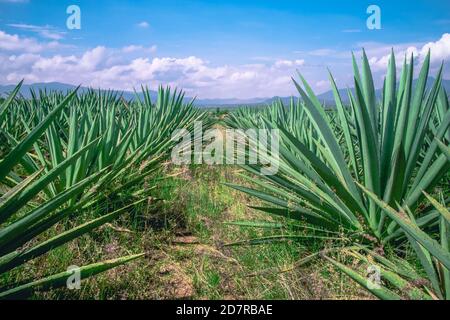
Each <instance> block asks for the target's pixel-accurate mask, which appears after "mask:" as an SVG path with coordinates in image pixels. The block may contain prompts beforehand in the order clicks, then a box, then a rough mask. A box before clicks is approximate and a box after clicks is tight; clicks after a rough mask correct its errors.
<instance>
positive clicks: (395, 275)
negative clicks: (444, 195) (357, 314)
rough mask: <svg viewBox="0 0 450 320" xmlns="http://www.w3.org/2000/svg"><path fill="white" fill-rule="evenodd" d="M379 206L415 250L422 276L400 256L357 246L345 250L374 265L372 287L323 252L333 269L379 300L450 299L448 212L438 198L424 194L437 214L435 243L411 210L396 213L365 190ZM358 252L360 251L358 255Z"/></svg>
mask: <svg viewBox="0 0 450 320" xmlns="http://www.w3.org/2000/svg"><path fill="white" fill-rule="evenodd" d="M365 191H366V192H367V194H368V195H369V196H370V197H371V198H372V199H373V200H374V201H375V202H376V203H377V205H379V206H380V208H382V210H383V211H384V212H385V213H386V215H387V216H389V217H391V218H392V219H393V220H394V221H396V222H397V223H398V224H399V226H400V227H401V228H402V230H404V232H405V234H406V235H407V237H408V243H409V244H410V246H411V247H412V249H413V250H414V252H415V253H416V256H417V258H418V261H419V262H420V264H421V266H422V269H423V271H424V273H425V275H426V277H425V278H424V277H422V276H421V275H420V274H418V272H417V271H416V270H415V268H414V267H413V266H411V265H410V264H409V263H408V262H406V261H405V260H404V259H400V258H396V257H393V258H391V259H387V258H386V257H384V256H382V255H380V254H379V253H377V252H375V251H371V250H368V249H367V248H364V247H360V249H359V250H351V251H349V252H347V253H348V254H349V255H351V256H352V257H353V258H354V259H356V260H357V261H358V262H360V263H362V264H363V266H364V267H367V266H374V265H376V266H377V267H378V268H379V271H380V276H381V277H380V280H381V279H383V280H384V284H381V283H379V284H378V285H376V286H374V285H373V284H372V283H370V282H368V281H367V278H366V277H365V275H363V274H361V273H359V272H358V271H356V270H354V269H352V268H350V267H348V266H346V265H345V264H342V263H340V262H338V261H336V260H335V259H333V258H330V257H328V256H326V255H324V257H325V259H327V260H328V261H330V262H331V263H332V264H333V265H334V266H335V267H336V268H337V269H339V270H341V271H342V272H344V273H345V274H347V275H348V276H349V277H350V278H351V279H353V280H354V281H356V282H357V283H359V284H360V285H361V286H363V287H364V288H365V289H367V290H368V291H370V292H371V293H373V294H374V295H375V296H377V297H378V298H380V299H389V300H390V299H402V298H407V299H445V300H450V251H449V248H450V247H449V246H450V212H449V210H448V209H447V208H446V207H445V206H444V205H442V204H440V203H439V202H438V201H436V200H435V199H433V198H432V197H430V196H429V195H428V194H426V193H425V196H426V197H427V198H428V200H429V201H430V202H431V203H432V205H433V207H434V208H435V209H436V211H437V212H438V213H439V215H440V217H439V219H438V222H439V238H440V239H439V242H438V241H436V240H434V239H433V238H432V237H430V236H429V235H428V234H427V233H425V232H423V231H422V230H421V229H420V228H419V226H418V224H417V221H416V219H415V218H414V215H413V214H411V211H409V210H407V212H406V213H404V212H396V211H395V210H394V209H393V208H392V207H390V206H389V205H388V204H387V203H385V202H383V201H382V200H380V199H378V198H377V197H376V196H375V194H373V193H372V192H370V191H368V190H365ZM359 251H362V252H363V254H361V252H359Z"/></svg>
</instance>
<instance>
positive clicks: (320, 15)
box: [0, 0, 450, 98]
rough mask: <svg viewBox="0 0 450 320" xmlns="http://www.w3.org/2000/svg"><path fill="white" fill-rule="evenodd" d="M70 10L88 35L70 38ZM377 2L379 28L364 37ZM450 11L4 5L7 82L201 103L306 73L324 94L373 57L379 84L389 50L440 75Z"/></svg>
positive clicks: (16, 0) (320, 1) (1, 71)
mask: <svg viewBox="0 0 450 320" xmlns="http://www.w3.org/2000/svg"><path fill="white" fill-rule="evenodd" d="M72 4H75V5H78V6H79V7H80V9H81V30H68V29H67V28H66V19H67V17H68V16H69V15H68V14H66V8H67V7H68V6H69V5H72ZM371 4H376V5H378V6H379V7H380V9H381V27H382V28H381V30H369V29H368V28H367V27H366V20H367V18H368V17H369V14H367V13H366V9H367V7H368V6H369V5H371ZM449 12H450V1H445V0H432V1H430V0H428V1H417V0H416V1H412V0H410V1H361V0H358V1H331V0H330V1H325V0H316V1H300V0H296V1H280V0H279V1H263V0H259V1H249V0H247V1H236V0H233V1H223V0H222V1H212V0H209V1H167V0H166V1H157V0H151V1H136V0H135V1H111V0H109V1H61V0H58V1H57V0H54V1H50V0H28V1H26V0H0V62H1V65H2V67H0V84H6V83H14V82H17V81H19V80H20V79H21V78H25V80H26V81H27V82H30V83H31V82H48V81H60V82H69V83H73V84H78V83H82V84H83V85H90V86H101V87H107V88H114V89H122V90H129V89H132V88H133V87H134V86H139V85H140V84H141V83H142V84H146V85H149V86H150V87H152V88H155V87H156V86H157V85H158V84H160V83H161V84H168V85H172V86H178V87H181V88H183V89H185V90H186V91H187V92H188V94H189V95H197V96H199V97H202V98H212V97H216V98H219V97H220V98H231V97H240V98H248V97H257V96H272V95H289V94H292V93H295V90H294V88H293V86H292V84H291V83H290V79H289V78H290V76H292V75H295V72H296V70H299V72H301V73H302V74H304V75H305V77H306V78H307V80H308V81H309V82H310V83H311V85H312V86H313V88H314V89H315V90H316V91H317V92H323V91H325V90H327V89H328V88H329V85H328V81H327V71H326V68H327V67H329V68H330V69H331V70H332V71H333V74H334V75H335V77H336V78H337V81H338V84H339V85H340V86H342V87H345V86H347V85H349V86H351V67H350V62H351V61H350V60H349V57H350V53H351V51H354V52H355V53H356V54H359V53H360V50H361V48H362V47H365V48H366V50H367V52H368V56H369V58H370V59H371V64H372V65H373V69H374V78H375V82H376V83H377V84H378V85H381V82H382V77H383V73H384V71H385V70H384V69H385V65H386V55H387V54H388V52H389V50H390V48H391V47H393V48H394V50H395V51H396V53H397V56H398V59H399V60H400V59H401V58H402V57H403V55H404V54H405V53H407V52H408V53H409V52H412V53H414V55H415V56H416V57H417V61H418V62H419V63H420V59H422V58H423V52H425V51H426V49H428V48H431V49H432V53H433V52H436V54H435V55H433V56H434V58H433V69H432V71H435V69H436V67H437V66H438V64H439V63H440V61H442V60H448V59H449V58H450V35H449V32H450V15H449ZM447 69H448V68H447ZM445 75H446V76H447V77H448V75H449V72H448V70H447V71H446V73H445Z"/></svg>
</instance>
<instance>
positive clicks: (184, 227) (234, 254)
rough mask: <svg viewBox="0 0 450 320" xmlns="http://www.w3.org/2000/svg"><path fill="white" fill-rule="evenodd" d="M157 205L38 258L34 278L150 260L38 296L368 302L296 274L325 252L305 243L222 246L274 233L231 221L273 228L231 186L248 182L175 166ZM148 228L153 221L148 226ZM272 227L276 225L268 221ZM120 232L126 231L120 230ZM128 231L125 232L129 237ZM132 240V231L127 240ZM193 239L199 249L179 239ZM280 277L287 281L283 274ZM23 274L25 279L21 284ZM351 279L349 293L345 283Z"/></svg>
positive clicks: (220, 170)
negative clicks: (120, 260)
mask: <svg viewBox="0 0 450 320" xmlns="http://www.w3.org/2000/svg"><path fill="white" fill-rule="evenodd" d="M165 170H166V171H165V172H164V173H162V175H163V176H164V175H168V176H169V178H166V179H162V180H159V181H158V188H157V190H158V191H159V192H157V194H155V197H157V198H162V199H165V200H164V201H160V202H155V203H154V204H152V205H151V206H149V207H147V208H145V209H143V210H142V211H143V213H142V216H141V217H139V219H138V218H137V217H135V218H134V220H133V219H128V218H127V217H122V218H121V219H119V220H117V221H115V222H114V223H112V227H113V228H111V227H109V226H106V227H103V228H101V229H99V230H97V231H94V232H92V233H90V234H88V235H85V236H83V237H81V238H79V239H77V240H75V241H73V242H71V243H69V244H67V245H65V246H63V247H61V248H60V249H58V250H56V251H54V252H52V253H51V254H49V255H47V256H45V257H41V258H39V259H36V261H34V262H33V264H31V265H29V266H28V268H29V270H28V272H32V273H37V274H39V273H41V272H42V270H46V269H47V268H48V267H49V266H52V268H54V269H57V270H64V269H65V268H66V267H67V266H68V265H72V264H79V265H82V264H85V263H88V262H91V261H96V260H100V259H108V258H109V257H111V256H118V255H125V254H127V253H128V252H139V251H144V252H147V256H146V257H145V258H144V259H140V260H138V261H135V262H132V263H130V264H127V265H125V266H121V267H118V268H116V269H114V270H111V271H108V272H106V273H104V274H101V275H98V276H97V277H95V278H92V279H88V280H86V281H85V282H83V283H82V289H81V290H74V291H69V290H67V289H58V290H54V291H50V292H41V293H36V294H35V295H34V296H33V298H34V299H41V298H45V299H165V298H169V299H173V298H190V299H337V298H342V297H344V298H350V299H351V298H355V297H363V298H365V297H367V295H366V294H365V293H364V292H363V291H361V290H360V289H359V288H358V287H356V285H354V284H353V283H352V282H350V281H349V280H347V279H345V278H344V276H343V275H341V274H339V273H337V272H336V271H334V270H333V269H330V268H329V266H327V265H326V264H324V263H323V261H320V260H316V261H313V262H312V264H309V265H305V266H301V267H299V268H295V267H294V266H295V263H296V262H297V261H298V260H299V259H301V258H302V257H304V256H305V255H307V254H308V253H310V252H313V251H314V250H316V248H317V249H318V248H322V247H323V246H326V243H322V242H314V243H309V244H308V247H307V248H306V247H305V246H304V245H302V244H300V243H297V242H284V243H271V244H263V245H255V246H247V245H244V246H232V247H227V246H224V244H226V243H231V242H235V241H240V240H245V239H249V238H253V237H260V236H269V235H272V234H274V232H276V231H274V230H271V229H265V228H246V227H241V226H235V225H229V224H227V223H226V222H230V221H237V220H242V219H244V218H246V219H251V220H255V221H263V220H265V221H267V220H268V218H267V216H266V215H265V214H262V213H260V212H256V211H254V210H253V209H250V208H248V207H247V206H246V203H247V201H248V200H249V199H248V198H247V196H246V195H244V194H241V193H239V192H237V191H235V190H233V189H231V188H228V187H226V186H225V185H224V184H223V183H224V182H225V181H230V180H231V181H235V182H240V183H244V182H243V181H240V180H239V178H238V176H237V175H236V174H235V172H236V170H237V168H234V167H228V166H218V167H208V166H192V167H191V168H179V167H168V168H166V169H165ZM145 219H150V220H149V221H145ZM269 220H270V219H269ZM117 230H120V231H117ZM125 230H126V231H125ZM128 231H131V232H128ZM186 237H193V239H195V243H192V244H179V243H177V239H178V240H179V239H185V238H186ZM280 271H282V272H280ZM19 274H20V272H19V273H18V274H17V276H18V277H19V278H20V275H19ZM344 279H345V282H344V284H342V283H343V281H344Z"/></svg>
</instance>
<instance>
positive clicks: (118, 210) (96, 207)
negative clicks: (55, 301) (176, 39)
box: [0, 84, 208, 299]
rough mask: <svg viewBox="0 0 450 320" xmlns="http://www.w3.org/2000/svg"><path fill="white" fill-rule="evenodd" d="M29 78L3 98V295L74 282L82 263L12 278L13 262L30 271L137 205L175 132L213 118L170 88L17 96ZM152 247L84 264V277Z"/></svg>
mask: <svg viewBox="0 0 450 320" xmlns="http://www.w3.org/2000/svg"><path fill="white" fill-rule="evenodd" d="M20 86H21V84H19V85H18V86H17V87H16V88H15V90H14V91H13V92H12V93H11V95H10V96H9V97H8V98H7V99H6V100H5V101H4V102H3V104H2V105H1V106H0V140H1V141H2V148H1V150H0V280H1V281H0V299H1V298H13V297H17V296H23V295H25V294H29V293H31V292H33V291H34V290H36V289H39V290H44V289H48V288H55V287H58V286H63V285H65V284H66V280H67V279H68V277H69V276H70V275H71V274H72V271H63V272H60V273H56V274H54V272H55V271H56V270H48V276H46V277H44V278H40V279H36V278H34V277H33V275H29V280H28V281H25V282H21V283H15V282H14V281H12V283H11V281H8V280H7V279H10V278H8V274H9V273H10V272H11V271H12V270H15V269H16V268H19V269H18V270H25V271H26V270H27V269H26V268H25V266H26V264H27V263H29V262H30V261H32V260H33V259H36V258H37V257H40V256H42V255H44V254H46V253H48V252H49V251H51V250H53V249H55V248H57V247H59V246H61V245H63V244H66V243H68V242H69V241H71V240H73V239H76V238H77V237H80V236H81V235H83V234H85V233H87V232H89V231H91V230H93V229H94V228H98V227H100V226H102V225H104V224H105V223H108V222H110V221H111V220H113V219H115V218H117V217H119V216H120V215H124V214H127V213H131V212H132V211H133V210H137V208H139V206H138V205H139V204H140V203H142V202H143V201H145V200H146V199H148V197H149V195H150V192H151V191H152V188H153V185H152V182H151V179H150V178H151V175H152V173H153V172H154V171H155V170H158V168H159V165H160V164H161V163H162V161H164V160H165V158H166V157H167V155H168V151H170V149H171V144H173V143H175V142H174V141H172V140H171V137H172V133H173V131H174V130H176V129H178V128H186V129H188V130H191V129H192V128H193V123H194V121H196V120H202V121H203V124H204V126H205V127H206V126H207V124H208V121H207V119H205V113H204V112H201V111H200V110H199V109H196V108H194V107H193V104H192V102H190V103H185V102H184V95H183V94H182V93H181V92H177V91H175V92H171V91H170V89H163V88H160V89H159V92H158V97H157V101H156V102H155V103H154V102H152V101H151V99H150V93H149V91H148V90H146V89H143V90H142V94H141V96H140V97H139V96H136V99H134V100H132V101H125V100H124V99H122V98H121V97H120V96H119V95H118V94H117V93H113V92H96V91H89V92H85V93H83V94H77V90H74V91H73V92H70V93H69V92H68V93H67V94H63V93H58V92H51V93H46V92H40V93H39V94H36V93H35V92H32V98H31V99H25V98H19V97H17V94H18V92H19V89H20ZM73 218H77V219H73ZM81 218H84V219H81ZM73 221H85V222H80V223H72V222H73ZM69 222H71V223H69ZM56 225H58V226H59V228H55V226H56ZM61 226H64V227H65V228H63V231H58V230H61ZM144 254H145V253H137V254H133V255H130V256H125V257H118V258H116V259H114V260H109V261H103V262H99V263H94V264H90V265H86V266H82V267H81V268H80V275H81V279H85V278H88V277H90V276H93V275H95V274H98V273H100V272H103V271H105V270H108V269H110V268H113V267H115V266H118V265H121V264H124V263H126V262H128V261H131V260H133V259H136V258H139V257H141V256H143V255H144ZM20 268H22V269H20ZM25 271H24V272H25ZM52 273H53V274H52Z"/></svg>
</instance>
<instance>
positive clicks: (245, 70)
mask: <svg viewBox="0 0 450 320" xmlns="http://www.w3.org/2000/svg"><path fill="white" fill-rule="evenodd" d="M449 40H450V36H449V34H444V35H443V36H442V37H441V39H439V40H437V41H435V42H429V43H422V44H414V43H409V44H401V45H399V46H395V48H396V54H397V57H398V58H400V59H402V54H405V53H413V54H414V55H415V56H417V57H419V58H423V56H424V55H425V54H426V52H427V50H428V49H431V50H432V55H433V63H436V62H439V61H441V60H442V59H448V58H450V50H449V44H450V41H449ZM58 46H61V44H59V43H58V42H57V41H53V42H39V41H37V40H36V39H33V38H26V37H19V36H17V35H11V34H7V33H5V32H3V31H0V83H2V84H6V83H8V84H11V83H17V82H18V81H20V80H21V79H25V80H26V81H27V82H51V81H57V82H64V83H70V84H82V85H84V86H92V87H101V88H110V89H117V90H132V89H133V88H139V87H140V86H141V84H142V85H148V86H149V87H150V88H152V89H155V88H157V86H158V85H160V84H162V85H170V86H173V87H178V88H181V89H183V90H185V91H186V93H187V94H188V95H189V96H198V97H200V98H235V97H239V98H252V97H271V96H275V95H280V96H288V95H291V94H297V93H296V90H295V88H294V86H293V85H292V83H291V79H290V77H291V76H292V75H295V70H296V69H300V72H301V73H302V74H303V75H304V76H305V78H306V79H307V80H308V81H310V83H311V85H312V87H313V89H314V90H315V91H316V92H317V93H321V92H324V91H326V90H329V89H330V87H329V83H328V81H327V80H326V79H327V70H326V68H325V65H326V66H330V64H328V63H329V62H330V61H331V62H330V63H333V61H341V60H339V59H343V58H341V57H340V55H341V54H343V52H341V51H332V50H334V49H317V50H315V51H312V52H309V53H308V52H305V53H304V55H305V56H307V61H308V63H306V62H305V60H304V59H257V60H259V61H258V62H257V63H253V64H236V65H228V64H222V65H215V64H213V63H211V62H209V61H207V60H205V59H202V58H201V57H198V56H184V57H172V56H156V53H155V52H156V49H157V48H156V46H143V45H140V44H131V45H128V46H124V47H122V48H108V47H105V46H97V47H95V48H90V49H88V50H85V51H84V52H78V51H77V52H76V53H75V52H74V53H69V54H63V53H62V52H64V51H51V50H49V49H51V48H57V47H58ZM363 46H364V47H366V49H367V53H368V56H369V59H370V63H371V65H372V67H373V71H374V73H375V80H376V81H378V82H380V81H381V83H382V78H381V75H382V74H384V70H385V68H386V67H387V61H388V60H387V59H388V58H389V52H390V48H391V46H390V45H389V46H388V45H383V44H381V45H380V44H377V43H366V44H365V45H363ZM398 48H400V51H398ZM357 54H358V53H357ZM346 55H349V53H346ZM320 59H325V60H326V61H327V64H325V62H322V63H320V61H321V60H320ZM325 60H324V61H325ZM347 60H348V61H347ZM418 60H419V59H418ZM345 61H346V63H348V64H345V65H344V64H343V63H340V64H339V63H337V64H335V65H331V67H332V69H334V70H333V74H335V75H338V76H339V78H340V79H341V83H340V85H341V86H343V87H345V86H347V85H350V86H351V82H352V76H351V71H352V68H351V60H349V59H348V58H347V57H346V59H345ZM313 65H320V66H321V67H320V68H311V66H313ZM336 69H337V70H336ZM378 75H379V77H378ZM378 84H379V83H378Z"/></svg>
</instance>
